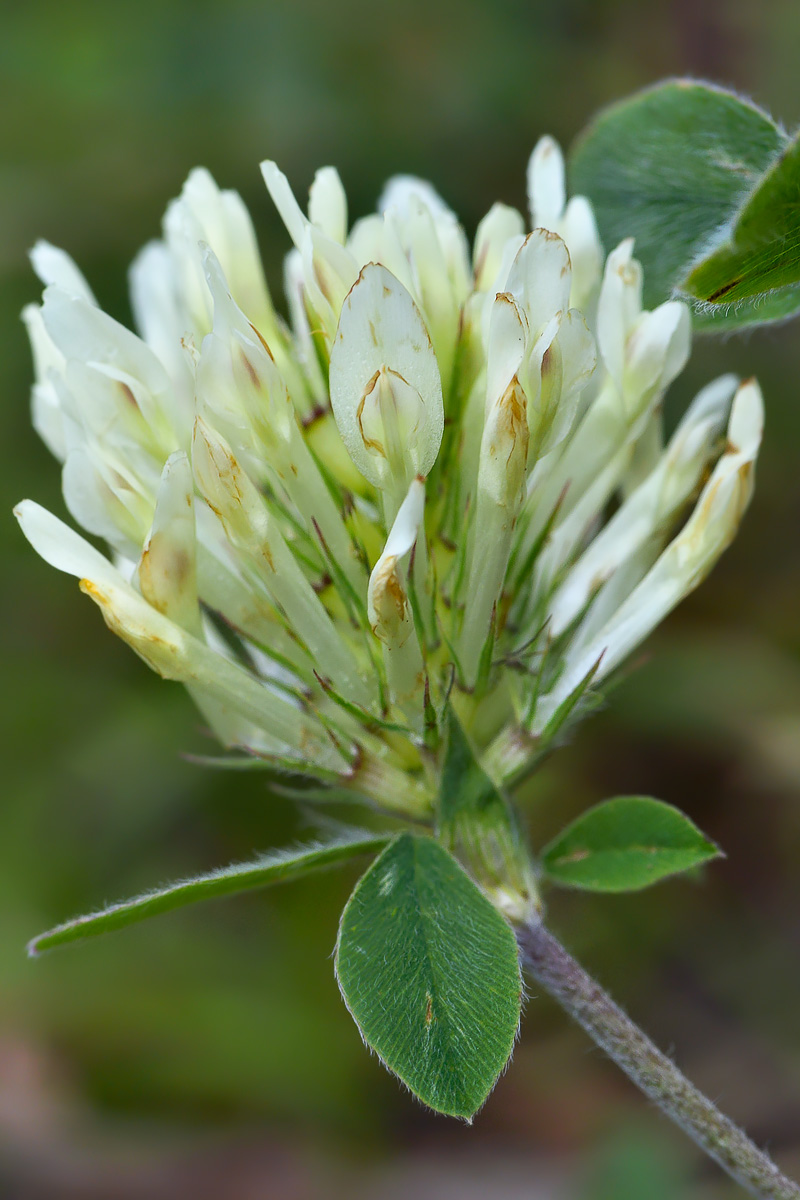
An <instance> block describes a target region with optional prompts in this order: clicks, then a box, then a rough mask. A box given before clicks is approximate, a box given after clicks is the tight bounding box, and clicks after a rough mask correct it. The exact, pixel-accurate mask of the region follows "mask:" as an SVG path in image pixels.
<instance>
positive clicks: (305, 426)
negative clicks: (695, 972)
mask: <svg viewBox="0 0 800 1200" xmlns="http://www.w3.org/2000/svg"><path fill="white" fill-rule="evenodd" d="M262 170H263V174H264V179H265V181H266V185H267V188H268V189H269V192H270V195H271V196H272V199H273V201H274V203H275V205H276V206H277V209H278V211H279V213H280V215H281V217H282V218H283V221H284V223H285V225H286V228H287V230H288V233H289V237H290V238H291V241H292V243H293V249H291V250H290V252H289V254H288V256H287V258H286V264H285V285H286V299H287V304H288V315H289V318H288V322H287V321H285V320H284V319H283V318H282V317H281V316H280V315H279V314H278V313H277V312H276V310H275V308H274V307H273V303H272V300H271V297H270V293H269V290H268V288H267V284H266V281H265V278H264V273H263V270H262V267H261V263H260V259H259V255H258V250H257V245H256V239H255V235H254V231H253V227H252V224H251V221H250V217H249V216H248V213H247V211H246V209H245V207H244V205H243V203H242V201H241V199H240V198H239V196H238V195H236V193H234V192H230V191H223V190H220V189H219V188H218V187H217V185H216V183H215V182H214V180H213V179H212V178H211V176H210V175H209V174H208V173H207V172H206V171H203V170H196V171H193V172H192V173H191V175H190V176H189V179H188V180H187V182H186V185H185V186H184V189H183V191H182V193H181V195H180V196H179V197H178V198H177V199H176V200H174V201H173V202H172V203H171V204H170V205H169V207H168V209H167V213H166V216H165V219H164V229H163V237H162V239H161V240H160V241H157V242H153V243H152V244H150V245H148V246H146V247H145V248H144V250H143V251H142V252H141V254H140V255H139V256H138V258H137V259H136V261H135V262H134V264H133V266H132V269H131V293H132V300H133V310H134V315H135V320H136V325H137V328H138V333H133V332H131V331H130V330H128V329H126V328H124V327H123V326H122V325H121V324H119V323H118V322H117V321H115V320H114V319H113V318H112V317H110V316H108V315H107V314H106V313H104V312H103V311H102V310H101V309H100V308H99V307H98V305H97V303H96V301H95V298H94V296H93V295H92V292H91V290H90V288H89V286H88V284H87V283H86V282H85V280H84V279H83V277H82V275H81V274H80V272H79V271H78V269H77V268H76V267H75V266H74V264H73V263H72V261H71V260H70V259H69V258H68V257H67V256H66V255H65V254H64V253H62V252H61V251H59V250H56V249H54V248H53V247H51V246H49V245H45V244H40V245H38V246H37V247H36V248H35V249H34V251H33V263H34V267H35V269H36V271H37V273H38V274H39V276H40V278H41V279H42V281H43V283H44V284H45V291H44V297H43V301H42V304H41V305H40V306H35V305H31V306H30V307H29V308H27V309H26V310H25V313H24V318H25V321H26V324H27V327H28V331H29V334H30V338H31V342H32V346H33V354H34V359H35V365H36V382H35V385H34V388H33V420H34V424H35V426H36V429H37V430H38V432H39V433H40V434H41V436H42V438H43V439H44V441H45V442H46V444H47V445H48V447H49V448H50V450H51V451H52V452H53V454H54V455H55V456H56V457H57V458H58V459H59V460H60V461H61V462H62V464H63V490H64V498H65V501H66V505H67V508H68V509H69V511H70V513H71V515H72V517H73V518H74V520H75V522H76V523H77V524H78V525H80V526H82V527H83V529H84V530H85V531H86V532H87V533H89V534H91V535H93V536H95V537H97V538H100V539H102V540H103V541H105V542H106V543H107V544H108V546H109V547H110V551H111V560H109V559H108V558H106V557H105V556H104V555H103V554H101V553H100V551H99V550H97V549H95V548H94V546H93V545H91V544H90V543H89V542H88V541H86V540H85V539H84V538H82V537H81V536H79V535H78V534H77V533H76V532H74V531H73V530H72V529H70V528H69V527H68V526H67V525H65V524H64V523H62V522H61V521H60V520H59V519H57V518H56V517H55V516H53V515H51V514H50V513H48V512H46V511H45V510H44V509H42V508H41V507H39V506H38V505H37V504H35V503H33V502H32V501H29V500H26V501H23V502H22V503H21V504H20V505H19V507H18V509H17V515H18V517H19V520H20V522H21V525H22V528H23V530H24V532H25V535H26V536H27V537H28V539H29V540H30V542H31V543H32V544H33V546H34V547H35V549H36V550H37V551H38V552H39V553H40V554H41V555H42V556H43V557H44V558H45V559H46V560H47V561H48V562H49V563H51V564H52V565H53V566H55V567H56V568H58V569H59V570H62V571H66V572H68V573H70V574H72V575H75V576H77V577H78V579H79V580H80V581H81V584H80V586H81V588H82V590H83V591H85V592H86V593H87V594H88V595H89V596H90V597H91V598H92V599H93V600H94V601H95V602H96V603H97V604H98V605H99V607H100V609H101V611H102V613H103V616H104V617H105V620H106V622H107V624H108V625H109V626H110V627H111V629H112V630H113V631H114V632H115V633H117V634H118V635H119V636H120V637H122V638H123V639H124V640H125V641H126V642H128V644H129V645H130V646H131V647H132V648H133V649H134V650H135V651H136V652H137V653H138V654H139V655H140V656H141V657H142V658H143V659H144V660H145V662H147V663H148V664H149V665H150V666H151V667H152V668H153V669H154V670H156V671H157V672H159V673H160V674H161V675H163V676H164V677H165V678H168V679H175V680H179V681H181V682H182V683H184V684H185V685H186V686H187V688H188V689H189V691H190V693H191V695H192V698H193V699H194V701H195V703H196V704H197V706H198V707H199V708H200V710H201V712H202V714H203V716H204V719H205V721H206V722H207V723H208V725H209V726H210V727H211V729H212V730H213V732H214V733H215V735H216V736H217V737H218V738H219V740H220V741H221V742H222V743H223V744H224V745H225V746H226V747H229V748H239V750H240V751H244V752H246V753H247V754H248V755H251V756H253V757H255V758H260V759H262V760H263V761H264V762H265V763H266V764H269V765H272V766H274V767H276V768H278V769H281V770H287V771H290V772H292V773H295V774H297V775H299V776H313V777H314V778H315V779H317V780H322V781H323V782H324V783H332V784H336V785H337V786H339V787H341V786H344V787H346V788H348V789H350V790H351V791H353V792H358V793H360V794H361V795H363V796H366V797H367V798H369V799H370V800H371V801H372V802H373V803H374V804H376V805H377V806H379V807H381V808H383V809H387V810H394V811H397V812H399V813H402V814H405V815H407V816H411V817H414V818H416V819H423V820H425V819H428V818H429V817H430V815H431V813H432V806H433V797H434V795H435V791H436V786H437V776H438V773H439V771H440V768H441V746H442V743H443V736H444V731H445V725H446V722H445V715H446V712H447V710H448V707H449V706H452V708H453V710H454V711H455V712H456V713H457V714H458V717H459V720H460V722H461V724H462V725H463V727H464V729H465V730H466V732H467V734H468V736H469V738H470V741H471V742H472V744H473V747H474V749H475V752H476V753H477V754H478V755H479V757H480V760H481V763H482V765H483V767H484V769H485V771H486V772H487V773H488V775H489V776H490V778H491V779H493V780H494V782H495V783H496V784H498V785H503V784H506V783H508V782H509V781H511V780H512V779H514V778H515V777H517V776H518V775H519V773H520V772H522V771H524V770H526V769H527V768H528V767H529V765H530V764H531V762H533V761H534V760H535V759H536V758H537V756H538V755H539V754H540V753H541V752H542V750H543V749H544V748H546V746H547V745H548V744H550V742H551V741H552V739H553V738H554V737H555V735H556V734H557V732H558V731H559V730H560V729H562V728H563V725H564V722H565V720H566V719H567V717H570V718H572V717H574V715H575V714H576V713H578V712H579V711H580V709H581V707H582V706H583V705H585V704H586V702H587V700H588V698H589V696H590V694H591V693H592V692H593V691H595V690H596V689H597V688H598V687H599V686H600V685H601V684H602V683H603V681H604V680H605V679H607V678H608V676H609V675H610V674H611V672H613V671H614V670H615V669H616V668H617V667H618V666H619V665H620V664H621V663H622V662H623V661H624V660H625V658H626V657H627V656H628V655H629V654H630V652H631V651H632V650H633V649H634V648H635V647H636V646H637V645H638V644H639V643H640V642H641V641H642V639H644V638H645V637H646V636H647V635H648V634H649V633H650V632H651V630H652V629H653V628H654V627H655V626H656V625H657V624H658V623H659V622H660V621H661V620H662V619H663V618H664V617H665V616H666V614H667V613H668V612H669V611H670V610H671V609H672V608H673V607H674V606H675V605H676V604H677V603H678V602H679V601H680V600H681V599H682V597H683V596H685V595H686V594H687V593H688V592H689V591H690V590H691V589H692V588H694V587H695V586H696V585H697V584H698V583H699V582H700V581H701V580H702V579H703V578H704V576H705V575H706V574H707V573H708V571H709V570H710V569H711V567H712V566H713V564H714V562H715V561H716V559H717V558H718V556H719V555H720V553H721V552H722V551H723V550H724V549H725V547H726V546H727V545H728V544H729V542H730V541H731V539H732V537H733V535H734V533H735V531H736V528H737V525H738V523H739V520H740V518H741V516H742V513H743V511H744V509H745V508H746V506H747V503H748V500H749V498H750V494H751V490H752V486H753V464H754V461H755V457H756V454H757V451H758V446H759V441H760V437H761V426H762V404H761V398H760V393H759V389H758V386H757V385H756V383H755V382H753V381H748V382H746V383H743V384H739V383H738V381H737V380H736V379H735V378H733V377H732V376H724V377H723V378H721V379H718V380H716V381H715V382H713V383H711V384H710V385H708V386H707V387H706V388H704V389H703V391H701V392H700V394H699V395H698V396H697V397H696V399H695V400H694V401H693V403H692V404H691V405H690V406H689V408H688V410H687V412H686V413H685V415H684V417H683V419H682V421H681V422H680V424H679V425H678V427H677V429H676V430H675V432H674V433H673V435H672V436H671V438H670V439H669V440H668V441H667V442H666V444H662V432H661V417H660V410H661V405H662V400H663V398H664V394H665V392H666V390H667V388H668V387H669V385H670V384H671V383H672V381H673V380H674V379H675V377H676V376H677V375H678V374H679V372H680V371H681V370H682V368H683V366H684V364H685V362H686V360H687V357H688V354H689V346H690V319H689V312H688V309H687V308H686V306H685V305H683V304H682V303H680V302H678V301H668V302H666V303H664V304H662V305H660V306H659V307H658V308H656V309H655V310H654V311H652V312H647V311H643V309H642V300H641V297H642V272H641V268H640V266H639V264H638V263H637V261H636V259H635V257H634V253H633V252H634V247H633V243H632V241H630V240H628V241H624V242H623V243H622V244H621V245H619V246H618V247H616V248H613V249H612V250H611V253H610V254H609V255H608V257H607V259H605V261H604V256H603V251H602V249H601V246H600V242H599V239H598V234H597V229H596V226H595V222H594V217H593V214H592V209H591V206H590V205H589V203H588V201H587V200H586V199H585V198H583V197H580V196H576V197H572V198H571V199H570V200H569V201H568V202H567V200H566V195H565V185H564V164H563V160H562V157H561V152H560V150H559V148H558V146H557V145H556V143H555V142H553V141H552V139H549V138H545V139H542V141H541V142H540V143H539V144H538V146H537V147H536V149H535V150H534V152H533V155H532V157H531V161H530V165H529V169H528V194H529V202H530V208H531V212H530V220H529V221H528V220H526V218H525V217H523V215H522V214H521V213H520V212H518V211H516V210H515V209H513V208H511V207H508V206H507V205H504V204H495V205H494V206H493V207H492V208H491V210H490V211H489V213H488V214H487V215H486V216H485V217H484V219H483V220H482V221H481V223H480V225H479V227H478V230H477V234H476V237H475V241H474V245H473V247H472V249H470V246H469V243H468V241H467V238H466V236H465V234H464V231H463V229H462V227H461V225H460V224H459V222H458V220H457V218H456V217H455V215H454V214H453V213H452V212H451V211H450V209H449V208H448V207H447V205H446V204H445V203H444V201H443V200H442V199H441V198H440V197H439V196H438V195H437V193H436V192H435V191H434V190H433V188H432V187H431V186H430V185H429V184H427V183H425V182H423V181H421V180H417V179H414V178H409V177H399V178H396V179H393V180H392V181H390V183H389V184H388V186H387V188H386V190H385V191H384V193H383V196H382V198H381V200H380V204H379V208H378V211H377V212H376V213H374V214H371V215H369V216H366V217H363V218H361V219H359V220H357V221H356V222H355V223H354V224H353V225H352V227H350V226H349V225H348V215H347V201H346V197H345V193H344V189H343V187H342V184H341V181H340V179H339V176H338V174H337V173H336V171H335V170H333V169H332V168H330V167H326V168H323V169H322V170H320V171H319V172H317V175H316V177H315V179H314V182H313V184H312V186H311V190H310V195H309V203H308V209H307V212H304V211H303V209H302V207H301V206H300V205H299V204H298V202H297V200H296V199H295V197H294V194H293V192H292V190H291V187H290V185H289V183H288V181H287V179H286V178H285V176H284V175H283V174H282V173H281V172H280V170H279V169H278V167H277V166H276V165H275V164H274V163H271V162H267V163H264V164H263V167H262ZM528 225H530V227H531V228H530V230H528Z"/></svg>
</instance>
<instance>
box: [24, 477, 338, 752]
mask: <svg viewBox="0 0 800 1200" xmlns="http://www.w3.org/2000/svg"><path fill="white" fill-rule="evenodd" d="M15 513H16V515H17V518H18V520H19V522H20V525H21V526H22V530H23V532H24V534H25V536H26V537H27V538H28V541H29V542H30V543H31V545H32V546H33V547H34V549H35V550H36V551H37V552H38V553H39V554H41V556H42V557H43V558H44V559H45V560H46V561H47V562H49V563H50V564H51V565H52V566H54V567H56V569H57V570H59V571H65V572H67V574H70V575H75V576H76V577H77V578H79V579H80V580H81V589H82V590H83V591H84V592H86V593H87V595H89V596H90V597H91V598H92V599H93V600H94V601H95V603H96V604H97V605H98V606H99V607H100V609H101V611H102V613H103V617H104V619H105V621H106V624H107V625H108V626H109V628H110V629H111V630H112V631H113V632H114V633H116V634H117V635H118V636H119V637H121V638H122V639H123V641H125V642H127V643H128V645H129V646H131V647H132V649H133V650H135V651H136V653H137V654H138V655H139V656H140V657H141V658H142V659H144V661H145V662H146V663H147V664H148V666H150V667H152V669H153V670H154V671H157V672H158V674H159V675H161V676H163V677H164V678H165V679H175V680H179V681H181V682H183V683H186V684H188V685H190V689H191V690H192V692H193V694H196V693H194V689H196V688H199V689H200V692H199V694H200V695H201V696H203V695H208V696H210V697H211V698H212V699H213V700H215V701H217V702H219V703H222V704H223V705H225V706H226V707H227V708H229V709H230V711H231V712H232V713H238V714H239V715H240V716H241V717H244V718H246V719H247V720H249V721H252V722H254V723H255V724H256V725H257V727H258V728H259V730H260V731H261V734H262V737H263V738H264V740H265V741H266V742H269V745H270V748H271V749H272V750H273V751H275V750H276V749H280V748H287V749H288V750H289V751H290V752H292V753H294V754H296V755H302V756H303V757H304V758H305V759H306V760H308V759H309V758H310V759H311V760H312V761H314V760H316V761H319V762H323V763H326V764H331V763H332V759H331V750H332V747H331V746H330V743H329V742H328V741H327V738H326V737H325V733H324V730H323V729H322V728H321V727H320V726H319V725H317V724H316V722H312V720H311V719H310V718H308V717H305V716H303V715H302V714H300V713H298V711H297V709H296V707H295V706H294V705H292V704H289V703H287V702H286V701H285V700H283V699H282V698H280V697H277V696H276V695H275V694H274V693H273V692H272V691H270V689H269V688H267V687H265V686H264V685H263V684H261V683H259V682H258V681H257V680H256V679H255V678H254V677H253V676H252V675H251V674H250V673H249V672H248V671H246V670H244V669H243V668H242V667H240V666H238V665H237V664H235V663H232V662H230V661H229V660H228V659H226V658H225V657H223V656H222V655H220V654H217V653H216V652H215V651H213V650H211V649H209V647H208V646H206V645H204V644H203V643H202V642H201V641H199V640H198V639H197V638H194V637H192V636H191V635H190V634H188V633H186V632H185V631H184V630H183V629H181V628H180V627H179V626H178V625H176V624H175V623H174V622H173V621H170V620H169V618H168V617H165V616H163V615H162V614H161V613H159V612H157V611H156V610H155V609H154V608H152V607H151V606H150V605H149V604H148V603H147V601H146V600H144V599H143V597H142V596H140V595H139V594H138V592H136V591H135V590H134V589H133V588H132V587H131V586H130V584H128V583H127V582H126V581H125V580H124V579H123V577H122V576H121V575H120V573H119V572H118V571H117V570H116V569H115V568H114V567H113V566H112V565H111V563H110V562H108V561H107V559H105V558H103V556H102V554H99V553H98V552H97V551H96V550H95V549H94V548H93V547H92V546H90V545H89V543H88V542H86V541H84V539H83V538H81V537H79V536H78V535H77V534H76V533H75V532H74V531H73V530H72V529H70V528H69V526H67V525H65V524H64V523H63V522H62V521H59V520H58V518H57V517H54V516H53V514H52V513H49V512H47V511H46V510H45V509H43V508H41V507H40V506H39V505H38V504H34V503H33V502H32V501H30V500H23V502H22V503H21V504H20V505H18V506H17V508H16V509H15ZM337 760H338V756H334V760H333V762H336V763H337V765H338V767H339V768H340V769H341V768H342V767H343V765H344V764H343V763H342V762H341V760H338V762H337Z"/></svg>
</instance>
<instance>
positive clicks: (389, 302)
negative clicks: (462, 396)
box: [330, 264, 444, 493]
mask: <svg viewBox="0 0 800 1200" xmlns="http://www.w3.org/2000/svg"><path fill="white" fill-rule="evenodd" d="M384 368H387V369H388V371H390V372H392V373H393V375H395V376H397V377H399V378H400V380H402V382H403V383H404V384H405V385H406V388H408V389H411V390H412V391H413V392H414V393H416V395H417V396H418V397H419V402H420V405H421V407H420V409H419V411H418V413H417V416H416V420H415V424H414V427H413V428H412V429H411V430H409V431H408V438H407V442H406V444H405V446H404V447H403V460H404V461H403V474H404V476H405V477H404V478H402V479H401V478H398V477H397V475H396V474H395V475H392V474H390V468H389V461H388V458H387V451H386V448H385V447H383V448H379V449H377V450H376V449H375V447H374V446H372V447H371V446H368V445H367V441H366V440H365V437H364V431H363V428H362V416H363V413H364V409H365V404H366V400H367V397H368V395H369V393H370V392H371V391H372V389H373V388H374V387H375V384H376V379H377V378H378V377H379V376H380V375H381V374H382V373H384ZM330 389H331V405H332V408H333V413H334V417H335V419H336V424H337V426H338V428H339V432H340V434H341V436H342V440H343V441H344V444H345V446H346V447H347V450H348V452H349V454H350V457H351V458H352V460H353V462H354V463H355V465H356V466H357V467H358V469H359V471H360V472H361V473H362V475H364V477H365V478H366V479H368V480H369V481H370V482H371V483H373V484H375V486H376V487H381V488H387V487H391V488H392V489H393V490H395V491H397V489H398V488H399V489H401V490H402V492H403V493H404V492H405V490H406V488H407V487H408V485H409V483H410V481H411V479H413V477H414V476H415V475H427V474H428V472H429V471H430V469H431V467H432V466H433V464H434V462H435V460H436V455H437V454H438V452H439V446H440V444H441V440H442V432H443V429H444V405H443V401H442V385H441V379H440V376H439V368H438V365H437V363H436V356H435V354H434V352H433V347H432V346H431V341H430V338H429V336H428V331H427V329H426V328H425V323H424V321H423V320H422V317H421V315H420V312H419V309H418V308H417V306H416V305H415V304H414V301H413V300H412V298H411V296H410V295H409V293H408V292H407V291H406V289H405V288H404V287H403V285H402V284H401V283H400V282H399V280H397V279H396V278H395V277H394V276H393V275H391V274H390V273H389V271H387V270H386V268H385V267H381V266H378V265H376V264H369V265H367V266H366V267H365V268H364V270H363V271H362V272H361V274H360V276H359V278H358V281H357V282H356V283H355V285H354V286H353V288H352V289H351V291H350V293H349V295H348V296H347V299H346V300H345V303H344V306H343V308H342V315H341V318H340V321H339V327H338V330H337V333H336V338H335V340H334V344H333V348H332V351H331V362H330ZM409 394H410V393H409ZM397 416H402V414H397ZM385 418H386V421H387V425H388V422H390V421H391V419H392V414H391V413H387V414H385ZM395 419H396V418H395ZM391 433H392V431H391V430H389V429H388V428H387V434H389V436H391ZM386 440H387V442H388V440H389V439H388V437H387V439H386Z"/></svg>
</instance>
